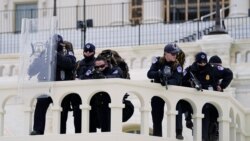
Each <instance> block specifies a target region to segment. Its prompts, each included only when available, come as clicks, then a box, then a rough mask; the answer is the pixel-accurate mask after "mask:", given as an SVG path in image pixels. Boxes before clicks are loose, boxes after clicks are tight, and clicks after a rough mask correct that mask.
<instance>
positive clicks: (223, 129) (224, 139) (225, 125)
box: [218, 117, 230, 141]
mask: <svg viewBox="0 0 250 141" xmlns="http://www.w3.org/2000/svg"><path fill="white" fill-rule="evenodd" d="M218 122H219V140H220V141H229V140H230V138H229V137H230V136H225V135H229V133H230V119H227V118H223V117H222V118H219V119H218Z"/></svg>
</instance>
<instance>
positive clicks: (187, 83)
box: [182, 66, 191, 87]
mask: <svg viewBox="0 0 250 141" xmlns="http://www.w3.org/2000/svg"><path fill="white" fill-rule="evenodd" d="M190 79H191V77H190V66H189V67H187V68H186V69H185V70H184V72H183V77H182V86H185V87H191V83H190Z"/></svg>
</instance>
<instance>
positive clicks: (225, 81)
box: [220, 68, 233, 89]
mask: <svg viewBox="0 0 250 141" xmlns="http://www.w3.org/2000/svg"><path fill="white" fill-rule="evenodd" d="M232 79H233V72H232V71H231V70H230V69H229V68H224V70H223V75H222V81H221V84H220V87H221V88H222V89H225V88H226V87H227V86H228V85H229V84H230V82H231V81H232Z"/></svg>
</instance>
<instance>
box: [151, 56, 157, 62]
mask: <svg viewBox="0 0 250 141" xmlns="http://www.w3.org/2000/svg"><path fill="white" fill-rule="evenodd" d="M156 62H157V58H156V57H155V56H154V57H152V64H155V63H156Z"/></svg>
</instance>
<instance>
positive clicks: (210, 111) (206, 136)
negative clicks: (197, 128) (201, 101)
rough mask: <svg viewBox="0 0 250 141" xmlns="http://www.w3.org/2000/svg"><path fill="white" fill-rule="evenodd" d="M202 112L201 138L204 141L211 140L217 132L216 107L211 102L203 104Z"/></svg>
mask: <svg viewBox="0 0 250 141" xmlns="http://www.w3.org/2000/svg"><path fill="white" fill-rule="evenodd" d="M202 113H203V114H204V118H203V119H202V139H203V140H204V141H211V140H213V139H212V138H214V136H215V134H216V133H217V129H218V128H217V126H218V122H217V118H218V116H219V115H218V112H217V109H216V108H215V107H214V106H212V105H211V104H205V105H204V108H203V109H202Z"/></svg>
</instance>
